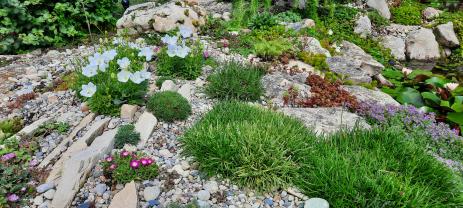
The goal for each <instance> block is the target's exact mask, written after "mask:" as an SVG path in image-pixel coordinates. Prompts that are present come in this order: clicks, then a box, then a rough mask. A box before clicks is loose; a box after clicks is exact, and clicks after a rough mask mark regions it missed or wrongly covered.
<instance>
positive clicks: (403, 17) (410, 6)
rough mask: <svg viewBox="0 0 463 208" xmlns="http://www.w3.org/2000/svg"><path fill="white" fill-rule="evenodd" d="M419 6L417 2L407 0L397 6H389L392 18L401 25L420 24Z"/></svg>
mask: <svg viewBox="0 0 463 208" xmlns="http://www.w3.org/2000/svg"><path fill="white" fill-rule="evenodd" d="M421 10H422V8H421V6H420V4H419V3H416V2H413V1H411V0H407V1H404V2H402V4H401V5H400V6H399V7H393V8H391V14H392V19H393V21H394V22H395V23H398V24H403V25H421Z"/></svg>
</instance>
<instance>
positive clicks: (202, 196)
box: [198, 190, 211, 201]
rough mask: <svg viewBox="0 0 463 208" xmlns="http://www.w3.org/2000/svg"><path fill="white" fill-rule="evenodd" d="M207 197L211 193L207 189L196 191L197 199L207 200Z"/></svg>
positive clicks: (209, 196)
mask: <svg viewBox="0 0 463 208" xmlns="http://www.w3.org/2000/svg"><path fill="white" fill-rule="evenodd" d="M209 198H211V193H209V191H206V190H201V191H199V192H198V199H199V200H202V201H207V200H209Z"/></svg>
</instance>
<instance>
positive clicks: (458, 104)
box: [451, 96, 463, 113]
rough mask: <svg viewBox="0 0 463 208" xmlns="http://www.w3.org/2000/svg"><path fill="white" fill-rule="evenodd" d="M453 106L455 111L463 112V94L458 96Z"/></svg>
mask: <svg viewBox="0 0 463 208" xmlns="http://www.w3.org/2000/svg"><path fill="white" fill-rule="evenodd" d="M451 108H452V110H454V111H455V112H458V113H460V112H463V96H456V97H455V100H454V101H453V104H452V107H451Z"/></svg>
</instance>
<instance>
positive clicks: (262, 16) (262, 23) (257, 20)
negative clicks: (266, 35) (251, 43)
mask: <svg viewBox="0 0 463 208" xmlns="http://www.w3.org/2000/svg"><path fill="white" fill-rule="evenodd" d="M277 24H278V22H277V20H276V18H275V16H273V15H272V14H270V13H269V12H263V13H259V14H256V15H254V16H253V17H252V18H251V20H250V21H249V26H248V27H249V28H250V29H259V30H265V29H268V28H271V27H273V26H275V25H277Z"/></svg>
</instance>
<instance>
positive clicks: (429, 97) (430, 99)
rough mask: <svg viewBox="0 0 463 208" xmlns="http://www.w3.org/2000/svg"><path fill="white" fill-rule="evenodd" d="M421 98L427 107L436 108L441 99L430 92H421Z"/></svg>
mask: <svg viewBox="0 0 463 208" xmlns="http://www.w3.org/2000/svg"><path fill="white" fill-rule="evenodd" d="M421 96H423V99H424V101H425V102H426V104H428V105H432V106H436V105H439V104H440V103H441V99H440V98H439V97H438V96H437V95H436V94H434V93H432V92H422V93H421Z"/></svg>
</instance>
